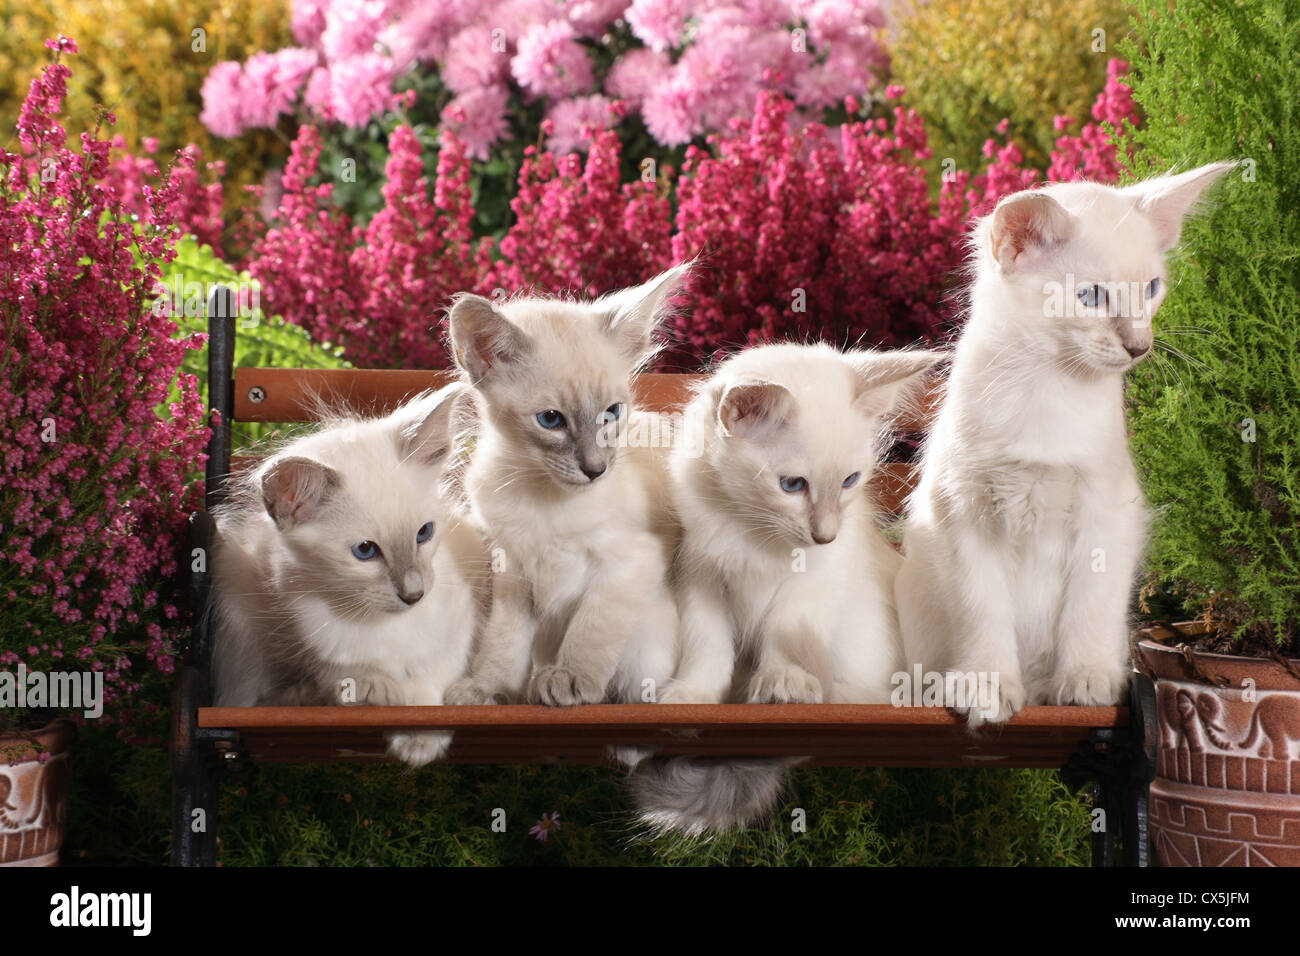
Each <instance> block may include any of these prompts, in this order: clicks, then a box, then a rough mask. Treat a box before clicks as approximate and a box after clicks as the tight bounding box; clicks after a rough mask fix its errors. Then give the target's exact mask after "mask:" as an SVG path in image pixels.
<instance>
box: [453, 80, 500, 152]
mask: <svg viewBox="0 0 1300 956" xmlns="http://www.w3.org/2000/svg"><path fill="white" fill-rule="evenodd" d="M509 100H510V94H509V92H508V91H507V90H506V88H505V87H502V86H489V87H487V88H485V89H480V90H470V91H469V92H468V93H462V94H461V95H460V96H458V97H456V98H455V99H454V100H452V101H451V102H450V103H448V104H447V108H446V109H445V110H443V113H442V121H443V126H444V128H446V129H448V130H450V131H451V132H453V133H455V134H456V136H457V138H458V139H460V141H461V142H462V143H464V144H465V151H466V153H468V155H470V156H472V157H473V158H474V159H487V158H488V153H489V151H490V150H491V149H492V147H493V146H495V145H496V144H497V143H498V142H499V141H500V140H501V138H502V137H503V136H505V134H506V131H507V130H508V129H509V123H508V122H507V120H506V106H507V104H508V103H509Z"/></svg>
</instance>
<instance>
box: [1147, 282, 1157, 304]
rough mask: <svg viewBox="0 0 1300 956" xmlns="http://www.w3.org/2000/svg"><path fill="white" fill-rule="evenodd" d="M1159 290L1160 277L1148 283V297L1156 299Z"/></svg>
mask: <svg viewBox="0 0 1300 956" xmlns="http://www.w3.org/2000/svg"><path fill="white" fill-rule="evenodd" d="M1159 291H1160V280H1159V279H1152V280H1151V281H1150V282H1148V283H1147V298H1148V299H1154V298H1155V297H1156V293H1158V292H1159Z"/></svg>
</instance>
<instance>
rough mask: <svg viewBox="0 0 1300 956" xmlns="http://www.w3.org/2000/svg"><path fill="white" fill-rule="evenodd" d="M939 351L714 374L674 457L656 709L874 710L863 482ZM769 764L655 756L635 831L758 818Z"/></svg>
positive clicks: (789, 360)
mask: <svg viewBox="0 0 1300 956" xmlns="http://www.w3.org/2000/svg"><path fill="white" fill-rule="evenodd" d="M942 357H943V356H942V353H938V352H925V351H919V350H918V351H907V350H900V351H892V352H866V351H854V352H848V353H841V352H838V351H836V350H835V349H834V348H832V347H831V346H829V345H824V344H823V345H768V346H761V347H758V348H753V349H749V350H747V351H745V352H741V353H740V354H739V355H736V356H735V357H733V358H731V359H729V360H728V361H726V362H724V363H723V364H722V365H721V366H720V367H719V368H718V369H717V371H716V372H715V373H714V375H713V376H712V377H711V378H710V379H709V380H708V381H707V382H706V383H705V384H704V386H703V387H702V388H701V389H700V392H699V394H698V395H697V396H696V398H695V399H694V400H693V401H692V402H691V403H690V405H689V406H688V407H687V409H686V414H685V417H684V420H683V423H682V426H681V429H680V433H679V435H678V436H677V438H676V444H675V448H674V450H673V454H672V475H673V492H674V502H675V504H676V508H677V512H678V516H679V518H680V520H681V523H682V544H681V547H680V548H679V550H678V554H677V561H676V564H675V567H674V582H675V586H676V590H677V598H678V607H679V609H680V613H681V617H682V623H681V635H682V660H681V664H680V665H679V667H678V671H677V674H676V678H675V679H674V681H673V683H672V685H671V686H670V687H669V688H668V692H667V693H666V694H664V695H663V697H662V701H663V702H664V703H723V702H732V703H746V702H751V703H823V702H832V703H874V704H883V703H887V702H888V701H889V697H890V687H891V677H892V675H893V674H894V673H896V672H897V671H898V670H899V669H900V666H901V663H902V659H901V647H900V645H899V639H898V625H897V621H896V620H895V615H894V608H893V578H894V573H895V571H896V570H897V566H898V556H897V554H895V553H894V550H893V549H892V548H891V547H890V546H889V544H888V542H886V541H885V539H884V537H883V536H882V535H881V534H880V532H879V531H878V530H877V528H876V524H875V520H874V509H873V506H872V502H871V499H870V496H869V495H868V493H867V491H866V485H867V483H868V481H869V480H870V478H871V475H872V472H873V471H874V470H875V466H876V461H877V457H878V453H879V451H880V443H879V439H880V437H881V436H882V434H883V433H886V432H887V428H886V425H887V423H888V418H889V415H890V412H891V411H892V410H893V409H894V407H895V406H896V405H897V404H898V402H899V401H900V400H901V399H903V398H904V397H905V395H906V392H907V390H908V389H909V388H910V387H912V386H914V385H916V384H917V383H918V381H919V376H920V374H921V373H922V372H924V371H926V370H927V369H929V368H930V367H931V366H933V365H934V364H935V362H937V361H939V359H941V358H942ZM788 764H789V761H785V760H748V761H741V760H726V761H710V762H701V761H695V760H690V759H671V760H666V761H665V760H654V761H651V762H649V763H647V764H643V765H642V767H641V769H640V770H639V771H638V772H637V774H636V775H635V776H634V777H633V787H634V790H635V793H636V800H637V803H638V805H639V807H640V809H641V818H642V819H643V820H644V821H646V822H647V823H649V824H650V825H652V826H653V827H655V828H657V829H661V830H677V831H681V832H685V833H688V834H692V835H698V834H701V833H703V832H704V831H706V830H716V829H726V828H728V827H732V826H738V825H742V824H744V823H746V822H748V821H750V820H754V819H757V818H759V817H761V816H763V815H764V814H765V813H766V812H767V811H768V809H769V808H770V806H771V804H772V803H773V802H774V801H775V799H776V797H777V796H778V795H779V793H780V788H781V781H782V778H783V776H784V768H785V767H786V766H787V765H788Z"/></svg>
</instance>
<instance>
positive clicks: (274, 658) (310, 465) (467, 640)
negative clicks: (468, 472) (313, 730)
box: [213, 385, 488, 765]
mask: <svg viewBox="0 0 1300 956" xmlns="http://www.w3.org/2000/svg"><path fill="white" fill-rule="evenodd" d="M463 391H464V387H463V386H461V385H452V386H448V387H447V388H445V389H443V390H442V391H440V392H437V393H434V394H432V395H426V396H422V397H421V398H419V399H417V400H415V401H413V402H410V403H408V404H407V405H405V406H403V407H402V408H399V409H398V410H397V411H395V412H393V413H392V414H391V415H389V416H387V417H386V418H378V419H370V420H360V419H338V420H335V421H333V422H331V423H329V424H327V425H326V427H324V428H323V429H321V430H320V431H318V432H316V433H314V434H311V435H308V436H306V437H304V438H301V439H299V440H297V441H294V442H292V443H291V444H289V445H288V446H286V447H284V448H283V449H281V450H280V451H279V452H278V453H276V454H275V455H273V456H271V457H270V458H268V459H267V460H266V461H265V462H263V463H262V465H261V466H260V467H259V468H257V469H256V470H255V471H254V472H252V473H251V474H249V475H248V476H247V477H246V478H244V479H243V480H241V481H240V482H239V483H238V484H236V485H235V487H234V488H233V489H232V493H231V497H230V500H229V501H228V502H227V503H226V504H224V505H222V506H221V507H220V508H219V509H218V510H217V511H216V512H215V515H214V516H215V517H216V520H217V525H218V540H217V543H216V547H215V553H214V564H213V568H214V570H213V576H214V584H215V604H214V607H215V615H216V617H215V623H216V645H215V648H214V655H213V656H214V660H213V670H214V673H215V680H216V703H217V705H218V706H223V707H249V706H257V705H271V704H290V705H323V704H339V703H356V704H381V705H400V704H441V703H442V702H443V693H444V691H445V690H446V688H447V686H448V685H449V684H450V683H451V682H452V681H453V680H455V679H456V678H458V677H460V676H461V675H462V674H463V673H464V671H465V668H466V665H467V663H468V659H469V652H470V647H471V645H472V642H473V636H474V631H475V626H476V623H477V621H478V619H479V618H480V616H481V615H482V612H483V610H484V607H483V606H482V605H483V604H484V603H485V598H486V595H487V593H488V592H487V586H488V580H487V558H486V553H485V549H484V547H483V542H482V538H481V536H480V535H479V533H478V531H477V530H476V529H475V528H474V526H473V525H472V523H470V521H469V520H468V519H467V518H466V517H465V516H464V515H462V514H459V513H458V511H457V509H456V508H455V507H454V506H453V505H452V504H451V503H449V502H448V501H447V500H446V499H445V498H444V496H443V495H442V493H441V491H440V485H441V483H442V481H441V480H442V476H443V470H444V466H445V465H446V463H447V461H448V458H449V457H450V452H451V449H452V444H453V442H452V436H451V434H450V427H449V419H450V412H451V408H452V406H453V404H454V402H455V399H456V397H457V396H458V395H460V394H461V393H462V392H463ZM450 741H451V734H450V733H443V732H438V731H429V732H422V733H415V732H413V733H402V734H393V735H391V737H390V739H389V752H390V753H391V754H392V755H393V756H395V757H397V758H399V759H401V760H404V761H406V762H407V763H410V764H413V765H419V764H423V763H427V762H428V761H430V760H434V759H436V758H438V757H440V756H442V754H443V753H444V752H445V750H446V748H447V746H448V744H449V743H450Z"/></svg>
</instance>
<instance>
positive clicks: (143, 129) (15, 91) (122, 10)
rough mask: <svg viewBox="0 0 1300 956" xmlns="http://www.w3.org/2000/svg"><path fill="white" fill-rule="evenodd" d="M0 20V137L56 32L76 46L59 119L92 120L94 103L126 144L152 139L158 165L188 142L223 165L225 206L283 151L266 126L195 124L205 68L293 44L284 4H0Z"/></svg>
mask: <svg viewBox="0 0 1300 956" xmlns="http://www.w3.org/2000/svg"><path fill="white" fill-rule="evenodd" d="M0 22H3V23H4V30H3V31H2V32H0V122H2V123H3V124H4V129H5V130H7V132H0V143H4V142H8V141H9V140H10V139H11V138H12V137H13V128H14V124H15V123H16V122H17V120H18V110H19V107H20V106H21V104H22V101H23V97H24V96H26V94H27V87H28V85H29V84H30V83H31V81H32V78H33V77H34V76H36V74H37V73H38V72H39V71H40V69H41V67H43V66H44V65H45V64H46V63H48V62H49V59H50V51H49V50H47V49H46V48H45V46H44V43H45V40H46V39H47V38H49V37H51V36H54V35H56V34H58V33H63V34H66V35H67V36H70V37H72V39H74V40H75V41H76V42H77V46H78V48H79V49H80V51H81V52H80V54H79V55H77V56H74V57H70V58H69V65H70V66H71V67H72V69H73V75H72V78H71V79H70V80H69V83H68V85H69V90H68V93H69V95H68V102H67V103H66V104H65V107H64V113H65V115H67V116H70V117H74V118H75V117H81V120H80V123H82V124H85V125H88V124H92V123H93V122H94V105H95V104H96V103H103V104H104V105H105V106H107V107H109V108H110V109H111V110H113V112H114V113H116V114H117V126H116V127H115V130H116V132H119V133H121V134H122V135H123V136H124V137H125V138H126V140H127V143H128V147H129V148H131V149H132V150H135V149H136V147H137V145H138V144H139V142H140V139H141V137H144V136H156V137H157V138H158V140H159V145H160V149H159V160H160V163H165V162H166V161H167V159H168V158H169V157H170V156H171V154H172V153H173V151H174V150H177V149H179V148H180V147H182V146H184V145H186V144H187V143H191V142H193V143H195V144H196V145H198V146H199V147H200V148H201V149H202V150H203V156H204V158H205V159H206V160H214V159H219V160H223V161H224V162H225V163H226V178H225V186H226V201H227V203H228V204H239V203H242V202H244V201H246V200H245V191H244V190H243V188H242V187H243V186H244V185H245V184H247V183H255V182H258V181H260V179H261V177H262V173H263V170H264V169H265V168H266V165H267V162H268V161H269V160H270V159H272V158H273V157H275V156H277V155H280V154H285V153H287V150H286V149H285V147H284V146H283V145H282V144H281V143H280V142H279V140H278V139H277V138H276V137H275V136H274V134H273V133H270V132H269V131H268V132H262V133H257V134H249V135H247V136H243V137H240V138H239V139H237V140H222V139H217V138H215V137H212V136H211V135H209V133H208V131H207V130H206V129H205V128H204V126H203V124H202V123H201V122H199V112H200V111H201V110H202V108H203V101H202V98H201V96H200V90H201V89H202V87H203V79H204V77H206V76H207V73H208V70H209V69H211V67H212V66H213V64H215V63H218V62H220V61H221V60H230V59H236V60H244V59H246V58H247V57H248V56H250V55H251V54H253V53H256V52H257V51H258V50H276V49H279V48H280V47H283V46H287V45H289V44H290V43H291V42H292V39H291V37H290V35H289V4H288V2H287V0H270V2H268V0H184V2H177V0H0ZM196 29H202V30H204V31H205V32H206V36H205V37H204V40H205V45H206V48H207V49H206V52H199V51H196V50H194V49H193V47H194V45H195V38H194V35H193V31H194V30H196ZM70 128H73V129H76V128H79V127H78V124H77V122H73V124H72V126H71V127H70ZM10 148H13V146H12V145H11V146H10Z"/></svg>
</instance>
